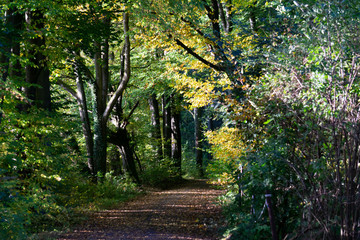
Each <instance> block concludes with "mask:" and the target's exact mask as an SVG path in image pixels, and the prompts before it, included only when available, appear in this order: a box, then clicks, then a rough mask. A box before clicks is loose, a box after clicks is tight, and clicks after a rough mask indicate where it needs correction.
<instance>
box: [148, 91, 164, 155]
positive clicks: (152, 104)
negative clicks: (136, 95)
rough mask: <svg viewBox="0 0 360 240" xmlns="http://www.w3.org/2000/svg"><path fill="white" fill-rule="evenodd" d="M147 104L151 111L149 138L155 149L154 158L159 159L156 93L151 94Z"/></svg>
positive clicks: (159, 143) (159, 130) (158, 116)
mask: <svg viewBox="0 0 360 240" xmlns="http://www.w3.org/2000/svg"><path fill="white" fill-rule="evenodd" d="M149 106H150V111H151V125H152V129H151V138H152V142H153V147H154V149H155V151H156V158H157V159H160V158H161V156H162V147H161V127H160V113H159V102H158V100H157V99H156V95H155V94H152V95H151V97H150V98H149Z"/></svg>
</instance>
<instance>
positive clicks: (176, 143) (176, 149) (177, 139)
mask: <svg viewBox="0 0 360 240" xmlns="http://www.w3.org/2000/svg"><path fill="white" fill-rule="evenodd" d="M172 99H173V100H174V96H172ZM174 102H175V101H173V107H172V111H171V138H172V146H171V157H172V159H173V160H174V163H175V167H176V168H177V169H178V173H179V174H181V131H180V116H181V115H180V111H178V110H177V109H175V106H174Z"/></svg>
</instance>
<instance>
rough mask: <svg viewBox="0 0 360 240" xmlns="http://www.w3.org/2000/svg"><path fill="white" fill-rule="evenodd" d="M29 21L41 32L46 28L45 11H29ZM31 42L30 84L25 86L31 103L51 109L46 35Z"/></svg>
mask: <svg viewBox="0 0 360 240" xmlns="http://www.w3.org/2000/svg"><path fill="white" fill-rule="evenodd" d="M27 23H28V24H29V26H30V28H34V29H35V31H38V32H41V31H42V30H43V29H44V28H45V16H44V13H43V12H42V11H41V10H35V11H29V12H28V13H27ZM29 44H30V49H28V50H27V54H28V57H29V61H30V62H31V64H29V65H27V66H26V82H27V83H28V84H30V86H27V87H26V88H25V93H26V96H27V97H28V98H29V100H31V103H30V105H32V106H37V107H40V108H44V109H46V110H51V96H50V81H49V77H50V71H49V69H48V67H47V64H46V56H45V55H44V54H43V52H42V49H43V48H44V46H45V37H44V36H41V37H34V38H31V39H29ZM34 84H36V85H38V86H39V87H38V86H34Z"/></svg>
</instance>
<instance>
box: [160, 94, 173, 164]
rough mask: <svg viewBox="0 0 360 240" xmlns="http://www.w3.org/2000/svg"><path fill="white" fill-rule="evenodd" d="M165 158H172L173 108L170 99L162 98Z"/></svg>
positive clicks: (167, 97)
mask: <svg viewBox="0 0 360 240" xmlns="http://www.w3.org/2000/svg"><path fill="white" fill-rule="evenodd" d="M162 112H163V139H164V142H163V145H164V158H166V157H167V158H171V106H170V97H169V96H165V95H164V96H163V97H162Z"/></svg>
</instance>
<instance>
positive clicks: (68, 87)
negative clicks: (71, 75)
mask: <svg viewBox="0 0 360 240" xmlns="http://www.w3.org/2000/svg"><path fill="white" fill-rule="evenodd" d="M56 84H58V85H59V86H61V87H62V88H63V89H65V91H67V92H68V93H70V94H71V96H73V97H74V98H75V99H76V100H77V101H78V102H79V101H80V98H79V96H78V94H77V92H76V91H75V90H74V89H72V88H71V86H70V85H69V84H67V83H65V82H64V81H62V80H60V79H57V80H56Z"/></svg>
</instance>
